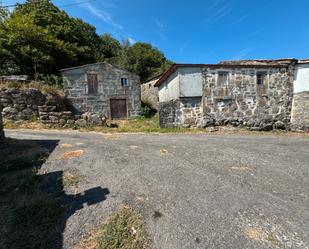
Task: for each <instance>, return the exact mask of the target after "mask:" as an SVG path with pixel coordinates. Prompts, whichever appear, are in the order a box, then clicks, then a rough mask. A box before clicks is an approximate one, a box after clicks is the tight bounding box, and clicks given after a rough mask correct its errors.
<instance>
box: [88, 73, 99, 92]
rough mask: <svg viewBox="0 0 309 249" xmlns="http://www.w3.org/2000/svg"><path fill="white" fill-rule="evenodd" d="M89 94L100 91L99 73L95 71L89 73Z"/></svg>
mask: <svg viewBox="0 0 309 249" xmlns="http://www.w3.org/2000/svg"><path fill="white" fill-rule="evenodd" d="M87 84H88V94H97V93H98V75H97V74H94V73H89V74H87Z"/></svg>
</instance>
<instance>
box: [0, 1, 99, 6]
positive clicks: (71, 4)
mask: <svg viewBox="0 0 309 249" xmlns="http://www.w3.org/2000/svg"><path fill="white" fill-rule="evenodd" d="M93 1H96V0H87V1H83V2H79V3H70V4H65V5H60V6H57V7H59V8H65V7H70V6H75V5H80V4H84V3H89V2H93ZM18 4H19V3H16V4H11V5H6V6H0V7H2V8H11V7H16V6H17V5H18Z"/></svg>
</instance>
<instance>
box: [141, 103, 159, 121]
mask: <svg viewBox="0 0 309 249" xmlns="http://www.w3.org/2000/svg"><path fill="white" fill-rule="evenodd" d="M156 113H157V110H155V109H153V108H152V107H151V105H150V104H149V103H147V102H142V108H141V116H143V117H145V118H151V117H153V116H154V115H155V114H156Z"/></svg>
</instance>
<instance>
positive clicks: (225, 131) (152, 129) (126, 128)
mask: <svg viewBox="0 0 309 249" xmlns="http://www.w3.org/2000/svg"><path fill="white" fill-rule="evenodd" d="M113 123H114V124H116V126H117V128H110V127H107V126H93V127H74V129H75V130H76V129H77V130H79V131H81V132H89V131H93V132H99V133H104V134H107V136H109V137H106V138H107V139H111V140H113V139H114V140H117V139H119V137H118V135H115V133H183V134H186V133H187V134H211V135H241V136H242V135H244V136H261V135H274V136H296V137H307V138H309V133H301V132H286V131H282V130H274V131H251V130H249V129H246V128H235V127H229V126H225V127H224V126H222V127H218V130H216V131H208V130H207V129H202V128H181V127H180V128H160V127H159V120H158V116H157V115H156V116H154V117H152V118H149V119H148V118H137V119H130V120H117V121H113ZM4 127H5V128H7V129H19V128H21V129H38V130H41V129H58V130H63V128H59V127H57V126H55V125H52V124H43V123H40V122H39V121H35V122H31V121H24V122H18V123H13V122H10V121H7V120H5V121H4ZM110 134H113V135H110Z"/></svg>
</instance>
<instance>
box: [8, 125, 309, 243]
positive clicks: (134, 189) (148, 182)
mask: <svg viewBox="0 0 309 249" xmlns="http://www.w3.org/2000/svg"><path fill="white" fill-rule="evenodd" d="M6 134H7V136H9V137H14V138H18V139H40V140H41V139H42V140H55V139H56V140H59V145H58V146H57V147H56V149H55V150H54V151H53V153H52V154H51V156H50V157H49V159H48V161H47V162H46V163H45V165H44V166H43V167H42V170H43V171H44V172H48V173H50V172H59V171H60V172H64V174H65V172H68V171H70V172H75V173H78V174H79V175H81V176H83V177H82V181H81V183H80V185H79V188H78V190H72V189H70V188H67V189H66V193H67V194H68V195H70V194H74V193H73V192H75V193H76V191H77V192H78V193H79V192H84V191H86V190H88V189H93V188H97V187H101V188H102V189H105V190H104V191H105V194H106V200H103V199H102V200H100V201H95V200H94V201H90V202H89V203H88V204H87V203H84V204H83V205H82V206H81V207H79V208H77V209H76V210H74V212H75V213H74V212H73V214H72V215H71V216H70V217H69V218H68V220H67V223H66V228H65V231H64V234H63V236H64V239H63V247H64V248H73V245H74V244H76V243H78V241H79V239H80V237H81V236H82V235H83V234H85V233H86V232H87V231H89V230H91V229H92V228H93V227H95V226H98V225H99V224H100V223H101V222H102V220H104V218H105V217H107V216H108V215H110V214H112V213H113V212H115V210H116V209H117V208H118V207H119V206H120V205H121V204H122V203H128V204H130V205H132V206H133V207H136V208H138V209H139V210H140V211H141V212H142V214H143V215H144V217H145V220H146V223H147V228H148V230H149V233H150V235H151V238H152V247H153V248H160V249H161V248H168V249H173V248H177V249H179V248H208V249H210V248H216V249H218V248H235V249H240V248H250V249H251V248H280V249H281V248H301V249H304V248H309V138H308V137H275V136H209V135H171V134H161V135H158V134H120V135H104V134H97V133H79V132H63V131H22V130H20V131H18V130H17V131H13V130H12V131H7V132H6ZM68 151H79V153H77V154H81V153H82V154H81V155H80V156H79V157H76V158H72V159H64V158H63V155H64V153H65V152H68ZM90 192H91V191H90ZM85 193H87V191H86V192H85Z"/></svg>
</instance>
